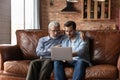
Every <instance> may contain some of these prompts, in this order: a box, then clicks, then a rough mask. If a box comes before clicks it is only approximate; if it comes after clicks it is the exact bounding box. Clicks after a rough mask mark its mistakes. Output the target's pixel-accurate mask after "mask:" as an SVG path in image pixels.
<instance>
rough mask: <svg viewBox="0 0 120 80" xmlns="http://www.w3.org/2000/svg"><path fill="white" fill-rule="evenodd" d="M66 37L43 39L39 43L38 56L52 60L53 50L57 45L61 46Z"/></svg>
mask: <svg viewBox="0 0 120 80" xmlns="http://www.w3.org/2000/svg"><path fill="white" fill-rule="evenodd" d="M63 38H64V36H63V35H60V36H59V37H57V38H55V39H53V38H51V37H50V36H46V37H42V38H40V39H39V41H38V45H37V48H36V53H37V56H42V57H44V58H50V56H51V54H50V52H51V48H52V47H53V46H55V45H59V44H61V42H62V40H63Z"/></svg>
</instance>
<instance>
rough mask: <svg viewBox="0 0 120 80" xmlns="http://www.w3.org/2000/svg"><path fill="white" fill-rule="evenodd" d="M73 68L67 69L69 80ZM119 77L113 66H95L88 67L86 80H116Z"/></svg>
mask: <svg viewBox="0 0 120 80" xmlns="http://www.w3.org/2000/svg"><path fill="white" fill-rule="evenodd" d="M73 72H74V71H73V68H68V67H67V68H65V74H66V77H67V78H68V79H71V78H72V74H73ZM53 76H54V73H53V72H52V74H51V80H54V79H53ZM115 77H117V68H116V67H115V66H112V65H95V66H92V67H88V68H87V69H86V75H85V79H87V80H91V79H98V78H100V79H102V78H103V79H107V80H109V79H115Z"/></svg>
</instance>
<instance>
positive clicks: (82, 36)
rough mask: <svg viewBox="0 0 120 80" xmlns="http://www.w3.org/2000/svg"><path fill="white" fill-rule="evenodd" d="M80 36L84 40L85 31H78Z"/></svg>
mask: <svg viewBox="0 0 120 80" xmlns="http://www.w3.org/2000/svg"><path fill="white" fill-rule="evenodd" d="M80 38H81V39H82V40H83V41H85V39H86V35H85V32H80Z"/></svg>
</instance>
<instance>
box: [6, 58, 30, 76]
mask: <svg viewBox="0 0 120 80" xmlns="http://www.w3.org/2000/svg"><path fill="white" fill-rule="evenodd" d="M29 64H30V60H17V61H6V62H5V63H4V71H5V72H9V73H13V74H19V75H24V76H26V75H27V72H28V68H29Z"/></svg>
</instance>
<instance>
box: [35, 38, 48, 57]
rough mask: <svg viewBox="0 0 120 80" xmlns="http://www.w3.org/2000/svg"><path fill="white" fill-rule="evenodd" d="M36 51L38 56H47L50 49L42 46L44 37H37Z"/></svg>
mask: <svg viewBox="0 0 120 80" xmlns="http://www.w3.org/2000/svg"><path fill="white" fill-rule="evenodd" d="M36 53H37V55H38V56H47V55H50V49H46V48H45V46H44V39H43V38H41V39H39V42H38V45H37V48H36Z"/></svg>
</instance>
